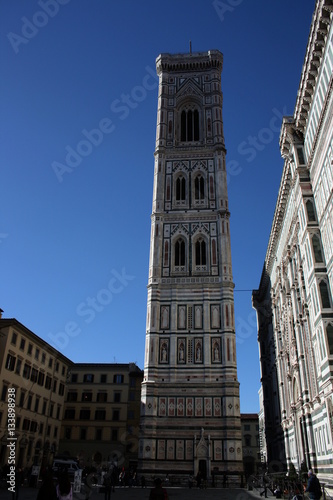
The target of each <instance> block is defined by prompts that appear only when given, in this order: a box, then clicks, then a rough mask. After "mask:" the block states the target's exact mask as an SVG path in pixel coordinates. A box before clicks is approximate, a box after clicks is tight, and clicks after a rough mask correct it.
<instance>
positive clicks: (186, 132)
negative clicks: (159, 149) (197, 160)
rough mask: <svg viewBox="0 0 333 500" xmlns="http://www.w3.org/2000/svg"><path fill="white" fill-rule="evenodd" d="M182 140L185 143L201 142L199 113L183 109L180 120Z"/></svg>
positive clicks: (195, 110)
mask: <svg viewBox="0 0 333 500" xmlns="http://www.w3.org/2000/svg"><path fill="white" fill-rule="evenodd" d="M180 130H181V132H180V140H181V141H184V142H190V141H198V140H199V111H198V110H197V109H193V110H192V109H183V111H182V113H181V118H180Z"/></svg>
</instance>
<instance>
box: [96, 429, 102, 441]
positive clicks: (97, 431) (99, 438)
mask: <svg viewBox="0 0 333 500" xmlns="http://www.w3.org/2000/svg"><path fill="white" fill-rule="evenodd" d="M102 433H103V429H96V434H95V439H96V441H101V440H102Z"/></svg>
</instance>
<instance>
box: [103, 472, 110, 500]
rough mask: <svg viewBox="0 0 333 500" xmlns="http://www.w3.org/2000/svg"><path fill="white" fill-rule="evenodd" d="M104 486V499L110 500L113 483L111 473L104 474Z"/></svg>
mask: <svg viewBox="0 0 333 500" xmlns="http://www.w3.org/2000/svg"><path fill="white" fill-rule="evenodd" d="M103 486H104V498H105V500H110V499H111V488H112V481H111V474H110V473H109V472H107V473H106V474H104V481H103Z"/></svg>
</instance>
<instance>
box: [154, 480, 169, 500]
mask: <svg viewBox="0 0 333 500" xmlns="http://www.w3.org/2000/svg"><path fill="white" fill-rule="evenodd" d="M149 500H169V496H168V492H167V490H166V489H165V488H162V479H160V478H159V477H158V478H157V479H155V488H153V489H152V490H150V495H149Z"/></svg>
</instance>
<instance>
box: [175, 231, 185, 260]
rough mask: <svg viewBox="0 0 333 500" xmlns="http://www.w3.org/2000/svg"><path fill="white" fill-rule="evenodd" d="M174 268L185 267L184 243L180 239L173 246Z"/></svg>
mask: <svg viewBox="0 0 333 500" xmlns="http://www.w3.org/2000/svg"><path fill="white" fill-rule="evenodd" d="M175 266H185V241H184V240H183V239H181V238H180V239H179V240H177V241H176V244H175Z"/></svg>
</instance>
